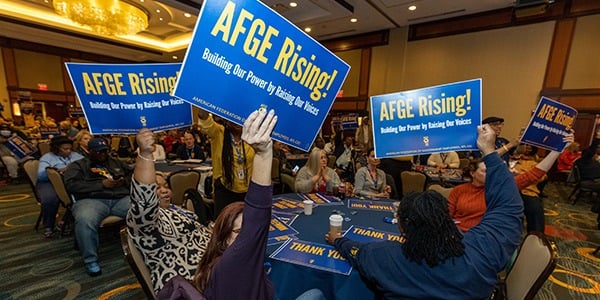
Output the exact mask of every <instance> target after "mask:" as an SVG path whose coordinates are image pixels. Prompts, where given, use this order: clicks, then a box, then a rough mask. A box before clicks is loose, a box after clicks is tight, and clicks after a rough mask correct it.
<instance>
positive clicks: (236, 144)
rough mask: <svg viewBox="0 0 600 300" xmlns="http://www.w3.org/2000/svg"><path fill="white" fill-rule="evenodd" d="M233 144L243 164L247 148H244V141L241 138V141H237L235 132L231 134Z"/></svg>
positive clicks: (238, 159)
mask: <svg viewBox="0 0 600 300" xmlns="http://www.w3.org/2000/svg"><path fill="white" fill-rule="evenodd" d="M231 144H232V145H233V149H235V154H237V162H238V164H243V163H244V162H245V159H246V149H245V148H244V141H242V140H240V141H239V142H236V141H235V140H234V139H233V134H232V135H231ZM240 148H241V149H240Z"/></svg>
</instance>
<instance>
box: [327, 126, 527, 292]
mask: <svg viewBox="0 0 600 300" xmlns="http://www.w3.org/2000/svg"><path fill="white" fill-rule="evenodd" d="M478 133H479V136H478V139H477V146H478V147H479V149H480V150H481V152H482V154H483V155H484V158H483V160H484V162H485V165H486V166H487V176H486V177H487V180H486V187H485V199H486V203H487V210H486V213H485V215H484V216H483V219H482V220H481V222H480V223H479V224H478V225H477V226H475V227H473V228H472V229H471V230H469V231H468V232H466V233H464V235H463V234H462V233H460V231H459V230H458V229H457V228H456V226H455V225H454V222H453V221H452V218H451V217H450V215H449V213H448V204H447V203H446V200H445V198H444V197H443V196H442V195H440V194H439V193H437V192H434V191H426V192H422V193H413V194H410V195H408V196H406V197H404V199H402V201H401V202H400V207H399V208H398V228H399V229H400V232H402V233H403V234H404V235H405V237H406V242H405V243H404V244H401V243H398V242H392V241H386V242H379V243H368V244H361V243H357V242H354V241H351V240H349V239H347V238H343V237H341V236H340V235H337V236H330V235H326V237H325V238H326V239H327V241H328V242H329V243H331V244H334V245H335V248H336V249H337V250H338V251H339V252H340V254H342V256H344V257H345V258H346V259H348V261H349V262H350V263H351V264H352V266H353V267H354V268H356V269H357V270H358V271H359V272H360V273H361V275H362V276H363V278H364V279H365V280H366V281H368V282H369V283H370V285H371V286H373V287H374V288H375V293H376V294H377V295H378V296H379V297H381V298H384V299H404V298H411V299H413V298H414V299H489V297H490V295H491V293H492V290H493V287H494V284H495V283H496V282H497V279H498V278H497V274H498V272H499V271H500V270H502V269H503V268H504V267H505V265H506V263H507V261H508V258H509V257H510V255H511V254H512V253H513V252H514V251H515V249H516V248H517V246H518V245H519V243H520V241H521V233H522V226H523V225H522V215H523V201H522V200H521V197H520V196H519V192H518V190H517V186H516V185H515V180H514V178H513V175H512V174H511V173H510V172H509V171H508V168H507V167H506V165H505V164H504V162H503V161H502V159H501V158H500V156H498V154H497V153H495V152H494V150H495V149H494V140H495V138H496V135H495V133H494V131H493V130H492V128H490V127H489V125H482V126H480V127H479V128H478Z"/></svg>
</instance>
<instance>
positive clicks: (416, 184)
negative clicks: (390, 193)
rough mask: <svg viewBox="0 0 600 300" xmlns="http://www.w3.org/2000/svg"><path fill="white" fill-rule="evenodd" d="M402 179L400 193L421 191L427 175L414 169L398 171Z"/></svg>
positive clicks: (423, 188)
mask: <svg viewBox="0 0 600 300" xmlns="http://www.w3.org/2000/svg"><path fill="white" fill-rule="evenodd" d="M400 180H401V181H402V193H403V194H404V195H407V194H408V193H410V192H422V191H424V190H425V183H426V182H427V176H425V174H423V173H419V172H415V171H403V172H402V173H400Z"/></svg>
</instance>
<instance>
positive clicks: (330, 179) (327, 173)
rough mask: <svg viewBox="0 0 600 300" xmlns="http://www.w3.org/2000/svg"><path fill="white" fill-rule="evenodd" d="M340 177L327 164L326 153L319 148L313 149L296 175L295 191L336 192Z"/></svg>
mask: <svg viewBox="0 0 600 300" xmlns="http://www.w3.org/2000/svg"><path fill="white" fill-rule="evenodd" d="M339 185H340V177H339V176H338V174H337V173H336V172H335V171H334V170H333V169H331V168H329V167H328V166H327V153H326V152H325V150H321V149H319V148H316V149H313V150H312V151H311V152H310V155H309V156H308V160H307V161H306V165H304V167H302V168H300V171H298V174H297V175H296V191H298V193H316V192H321V193H333V194H337V192H338V187H339Z"/></svg>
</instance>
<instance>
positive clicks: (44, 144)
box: [37, 142, 50, 155]
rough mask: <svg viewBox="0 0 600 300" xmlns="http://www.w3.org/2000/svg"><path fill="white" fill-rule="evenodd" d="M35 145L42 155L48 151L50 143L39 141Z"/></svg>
mask: <svg viewBox="0 0 600 300" xmlns="http://www.w3.org/2000/svg"><path fill="white" fill-rule="evenodd" d="M37 147H38V149H39V150H40V155H44V154H46V153H48V152H50V143H49V142H41V143H39V144H38V145H37Z"/></svg>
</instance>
